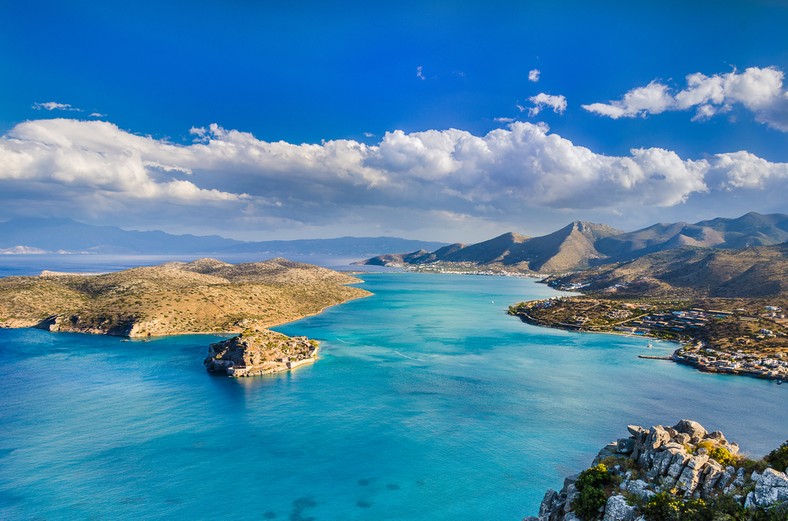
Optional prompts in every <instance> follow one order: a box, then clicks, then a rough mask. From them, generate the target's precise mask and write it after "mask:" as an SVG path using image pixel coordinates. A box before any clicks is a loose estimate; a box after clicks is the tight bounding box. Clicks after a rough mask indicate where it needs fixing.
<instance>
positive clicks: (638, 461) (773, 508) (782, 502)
mask: <svg viewBox="0 0 788 521" xmlns="http://www.w3.org/2000/svg"><path fill="white" fill-rule="evenodd" d="M627 429H628V431H629V433H630V436H629V437H628V438H621V439H619V440H617V441H615V442H612V443H610V444H608V445H607V446H606V447H604V448H603V449H602V450H601V451H600V452H599V454H598V455H597V457H596V458H595V459H594V462H593V465H594V466H593V467H591V468H590V469H587V470H585V471H583V472H581V473H580V474H578V475H575V476H570V477H568V478H566V479H565V480H564V486H563V488H562V489H561V490H560V491H558V492H556V491H554V490H549V491H547V493H546V494H545V496H544V500H543V501H542V504H541V506H540V508H539V515H538V517H526V518H525V520H524V521H581V520H582V521H592V520H599V519H602V520H603V521H649V520H650V519H657V518H661V517H659V515H657V516H656V517H655V515H654V514H653V512H656V511H657V509H658V508H660V507H661V506H665V507H666V509H667V510H671V509H673V510H675V512H676V513H677V515H678V512H679V511H682V509H685V510H687V505H691V506H692V508H695V509H696V510H697V509H704V508H705V509H707V511H709V510H708V509H712V511H713V509H714V508H715V506H714V505H716V504H722V502H721V500H722V499H726V500H729V501H728V502H727V503H725V505H726V506H725V508H728V509H731V508H732V509H734V510H736V511H737V512H738V513H739V514H740V516H741V517H736V519H751V518H755V514H756V513H757V514H758V515H768V516H772V517H758V519H788V476H786V473H785V470H786V469H773V468H767V467H766V463H765V462H763V461H760V462H753V461H751V460H747V459H746V458H743V457H741V456H739V455H738V452H739V446H738V445H737V444H736V443H733V442H729V441H728V440H727V439H726V438H725V436H724V435H723V434H722V433H721V432H719V431H715V432H707V431H706V429H704V428H703V426H702V425H700V424H699V423H697V422H695V421H691V420H681V421H680V422H678V423H677V424H676V425H674V426H673V427H663V426H661V425H657V426H655V427H652V428H651V429H644V428H643V427H640V426H636V425H630V426H628V427H627ZM663 511H664V510H663ZM686 515H688V516H689V514H686ZM781 516H785V517H781ZM677 519H695V517H681V516H679V517H677ZM715 519H716V518H715ZM726 519H727V518H726Z"/></svg>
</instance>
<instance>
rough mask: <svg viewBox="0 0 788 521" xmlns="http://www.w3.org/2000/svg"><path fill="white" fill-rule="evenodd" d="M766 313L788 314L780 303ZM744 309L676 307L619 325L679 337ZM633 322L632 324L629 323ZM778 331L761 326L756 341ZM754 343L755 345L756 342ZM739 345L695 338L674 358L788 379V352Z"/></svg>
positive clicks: (747, 341) (718, 370)
mask: <svg viewBox="0 0 788 521" xmlns="http://www.w3.org/2000/svg"><path fill="white" fill-rule="evenodd" d="M764 311H766V313H765V314H764V315H765V316H768V317H770V318H779V319H784V318H785V315H784V314H783V312H782V309H781V308H780V307H779V306H766V307H765V309H764ZM744 312H746V311H745V310H743V309H739V310H735V312H731V311H722V310H716V309H709V310H706V309H699V308H693V309H690V310H687V311H672V312H670V313H659V314H654V315H648V316H645V317H643V318H640V319H636V320H633V321H631V322H629V323H628V325H627V326H617V327H616V328H615V329H616V330H618V331H624V332H628V333H633V334H642V335H646V334H648V335H653V336H662V335H660V333H663V334H664V333H666V332H671V333H675V334H677V335H678V336H679V337H684V336H685V335H688V336H690V337H691V336H692V331H693V330H698V329H700V328H702V327H704V326H706V325H707V324H708V322H709V320H710V319H724V318H728V317H731V316H733V315H734V313H737V315H738V314H739V313H744ZM737 318H738V319H739V320H742V321H745V322H757V321H758V317H750V316H741V315H738V316H737ZM629 324H631V325H629ZM775 336H776V334H775V333H774V332H773V331H772V330H771V329H766V328H761V329H759V330H758V331H757V333H756V335H755V339H754V340H756V341H760V340H765V339H767V338H774V337H775ZM738 342H739V343H740V344H743V346H742V347H743V348H744V347H748V346H751V345H752V344H753V339H750V338H741V339H738ZM753 347H754V346H753ZM743 348H742V349H735V350H731V351H723V350H720V349H714V347H712V346H710V345H708V344H707V343H705V342H702V341H699V340H698V341H694V342H690V343H688V344H686V345H684V346H683V347H682V348H681V349H679V350H677V351H676V352H675V353H674V354H673V359H674V360H676V361H677V362H682V363H687V364H690V365H693V366H695V367H697V368H698V369H701V370H703V371H708V372H715V373H731V374H749V375H752V376H757V377H761V378H770V379H774V380H778V381H780V382H781V381H782V380H788V356H786V354H785V353H773V354H770V355H764V354H763V353H759V352H758V351H757V350H756V351H745V350H743Z"/></svg>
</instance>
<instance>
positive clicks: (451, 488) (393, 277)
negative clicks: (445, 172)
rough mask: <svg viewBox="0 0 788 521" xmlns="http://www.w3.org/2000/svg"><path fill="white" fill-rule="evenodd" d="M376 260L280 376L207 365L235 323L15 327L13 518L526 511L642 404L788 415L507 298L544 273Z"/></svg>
mask: <svg viewBox="0 0 788 521" xmlns="http://www.w3.org/2000/svg"><path fill="white" fill-rule="evenodd" d="M363 278H364V279H365V280H366V282H365V283H364V285H363V287H365V288H367V289H369V290H370V291H373V292H374V293H375V296H373V297H370V298H366V299H361V300H357V301H354V302H350V303H348V304H345V305H343V306H338V307H335V308H331V309H329V310H327V311H326V312H325V313H323V314H321V315H318V316H315V317H310V318H308V319H305V320H302V321H299V322H296V323H292V324H289V325H286V326H282V327H279V328H277V329H279V330H280V331H283V332H285V333H287V334H293V335H295V334H297V335H309V336H311V337H314V338H318V339H320V340H322V350H321V357H320V360H319V361H318V362H317V363H316V364H314V365H311V366H307V367H302V368H299V369H297V370H296V371H294V372H292V373H289V374H282V375H277V376H272V377H262V378H252V379H242V380H233V379H229V378H222V377H212V376H210V375H208V374H206V372H205V371H204V369H203V367H202V365H201V362H202V357H203V353H204V351H205V347H206V345H207V344H208V343H209V342H210V341H211V340H213V339H214V338H215V337H206V336H183V337H174V338H166V339H156V340H153V341H150V342H122V341H121V340H120V339H117V338H109V337H101V336H88V335H72V334H52V333H47V332H43V331H37V330H2V331H0V382H1V383H0V390H1V391H2V394H1V395H0V396H2V397H1V398H0V519H276V520H293V521H299V520H302V521H303V520H307V519H314V520H345V521H346V520H356V519H358V520H362V519H363V520H382V519H391V520H444V519H445V520H449V519H451V520H519V519H521V518H522V517H523V516H525V515H529V514H535V513H536V510H537V508H538V504H539V501H540V500H541V497H542V495H543V494H544V491H545V489H546V488H548V487H559V486H560V485H561V483H562V481H563V477H564V476H565V475H566V474H569V473H573V472H576V471H577V470H579V469H581V468H584V467H585V466H587V465H588V464H589V463H590V461H591V459H592V458H593V456H594V454H595V453H596V451H597V450H598V449H599V448H600V447H601V446H602V445H604V444H605V443H606V442H608V441H610V440H612V439H615V438H617V437H621V436H624V435H626V429H625V426H626V424H628V423H639V424H645V425H649V424H655V423H670V424H672V423H674V422H676V421H677V420H678V419H680V418H684V417H689V418H694V419H697V420H698V421H700V422H701V423H703V424H704V425H705V426H706V427H707V428H710V429H721V430H723V431H724V432H725V433H726V435H727V436H728V438H729V439H733V440H739V441H740V443H742V445H743V448H744V450H746V451H747V452H749V453H751V454H753V455H762V454H763V453H765V452H767V451H768V450H770V449H772V448H774V447H775V446H777V445H778V444H779V443H780V442H782V441H783V440H784V439H785V438H786V434H788V418H787V417H786V415H785V410H786V406H788V386H785V385H782V386H777V385H776V384H775V383H773V382H765V381H759V380H755V379H751V378H744V377H729V376H720V375H706V374H701V373H698V372H695V371H694V370H692V369H691V368H687V367H683V366H678V365H674V364H672V363H669V362H663V361H654V360H642V359H638V358H637V355H638V354H661V353H668V352H670V350H671V347H670V346H669V345H668V344H656V346H655V347H654V348H653V349H647V348H646V342H645V341H643V340H641V339H635V338H626V337H619V336H609V335H589V334H586V335H584V334H575V333H567V332H562V331H557V330H550V329H543V328H535V327H532V326H528V325H526V324H523V323H522V322H520V321H519V320H518V319H516V318H513V317H509V316H507V315H506V314H505V309H506V307H507V305H508V304H510V303H513V302H516V301H518V300H522V299H525V298H539V297H544V296H548V295H552V294H554V292H553V291H552V290H550V289H549V288H547V287H545V286H543V285H539V284H536V283H535V282H533V281H532V280H524V279H514V278H499V277H475V276H452V275H425V274H410V273H398V274H397V273H395V274H392V273H386V274H381V273H377V274H369V275H364V276H363Z"/></svg>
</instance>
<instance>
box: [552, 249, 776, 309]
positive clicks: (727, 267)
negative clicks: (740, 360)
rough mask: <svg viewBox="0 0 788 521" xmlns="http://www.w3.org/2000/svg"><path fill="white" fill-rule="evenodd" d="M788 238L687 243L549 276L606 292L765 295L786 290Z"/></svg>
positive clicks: (561, 284) (560, 283)
mask: <svg viewBox="0 0 788 521" xmlns="http://www.w3.org/2000/svg"><path fill="white" fill-rule="evenodd" d="M786 273H788V243H784V244H779V245H776V246H763V247H757V248H745V249H741V250H720V249H711V248H692V247H684V248H678V249H674V250H667V251H661V252H656V253H652V254H649V255H645V256H643V257H640V258H638V259H635V260H633V261H629V262H621V263H615V264H611V265H606V266H600V267H597V268H592V269H588V270H584V271H581V272H578V273H572V274H568V275H557V276H551V277H548V278H547V279H546V282H548V283H549V284H550V285H551V286H553V287H556V288H559V289H581V290H582V291H583V292H584V293H592V294H599V295H603V296H607V297H642V296H644V295H647V296H649V297H675V296H681V297H726V298H763V297H777V296H783V297H784V296H786V295H788V279H786Z"/></svg>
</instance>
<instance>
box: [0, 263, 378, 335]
mask: <svg viewBox="0 0 788 521" xmlns="http://www.w3.org/2000/svg"><path fill="white" fill-rule="evenodd" d="M357 282H359V279H356V278H355V277H351V276H349V275H346V274H342V273H337V272H335V271H331V270H328V269H325V268H320V267H317V266H312V265H309V264H301V263H295V262H290V261H287V260H285V259H273V260H269V261H265V262H258V263H245V264H236V265H233V264H228V263H225V262H221V261H217V260H214V259H200V260H197V261H194V262H189V263H183V262H172V263H167V264H163V265H160V266H152V267H142V268H133V269H129V270H124V271H119V272H116V273H107V274H102V275H74V274H62V273H52V272H44V273H42V274H41V275H40V276H38V277H7V278H3V279H0V327H30V326H38V327H41V328H45V329H49V330H51V331H72V332H82V333H98V334H110V335H119V336H130V337H144V336H156V335H170V334H181V333H214V332H241V331H243V330H245V329H248V328H265V327H268V326H271V325H274V324H281V323H284V322H289V321H292V320H296V319H298V318H301V317H304V316H307V315H310V314H314V313H318V312H319V311H320V310H322V309H324V308H326V307H328V306H331V305H334V304H339V303H341V302H345V301H347V300H350V299H354V298H358V297H362V296H365V295H368V294H369V293H368V292H366V291H364V290H362V289H359V288H355V287H352V286H348V284H354V283H357Z"/></svg>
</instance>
